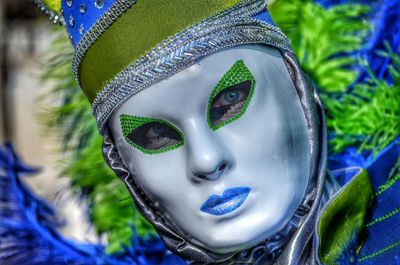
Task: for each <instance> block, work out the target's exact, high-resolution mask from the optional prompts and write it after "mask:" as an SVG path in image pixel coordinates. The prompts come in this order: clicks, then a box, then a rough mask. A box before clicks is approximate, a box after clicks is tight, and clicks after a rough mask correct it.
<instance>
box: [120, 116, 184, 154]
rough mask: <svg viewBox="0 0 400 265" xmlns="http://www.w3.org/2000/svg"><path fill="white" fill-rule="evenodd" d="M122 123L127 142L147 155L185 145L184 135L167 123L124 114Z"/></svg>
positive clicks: (121, 117)
mask: <svg viewBox="0 0 400 265" xmlns="http://www.w3.org/2000/svg"><path fill="white" fill-rule="evenodd" d="M120 122H121V128H122V132H123V135H124V137H125V140H126V141H127V142H128V143H129V144H130V145H131V146H133V147H135V148H136V149H138V150H139V151H141V152H143V153H145V154H158V153H163V152H167V151H171V150H173V149H176V148H178V147H180V146H182V145H183V136H182V133H181V132H180V131H179V130H178V129H177V128H176V127H175V126H174V125H172V124H171V123H169V122H167V121H164V120H161V119H152V118H145V117H136V116H130V115H125V114H123V115H121V116H120Z"/></svg>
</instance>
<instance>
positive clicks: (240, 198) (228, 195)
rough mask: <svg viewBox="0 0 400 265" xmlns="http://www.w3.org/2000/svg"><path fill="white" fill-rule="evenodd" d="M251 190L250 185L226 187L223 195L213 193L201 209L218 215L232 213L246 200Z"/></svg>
mask: <svg viewBox="0 0 400 265" xmlns="http://www.w3.org/2000/svg"><path fill="white" fill-rule="evenodd" d="M250 191H251V188H249V187H237V188H230V189H226V190H225V191H224V193H223V194H222V195H221V196H219V195H214V194H213V195H211V196H210V197H208V199H207V201H206V202H204V203H203V205H201V207H200V210H201V211H202V212H205V213H208V214H211V215H216V216H221V215H225V214H228V213H231V212H233V211H234V210H236V209H237V208H239V207H240V206H241V205H242V204H243V203H244V202H245V200H246V199H247V196H248V195H249V193H250Z"/></svg>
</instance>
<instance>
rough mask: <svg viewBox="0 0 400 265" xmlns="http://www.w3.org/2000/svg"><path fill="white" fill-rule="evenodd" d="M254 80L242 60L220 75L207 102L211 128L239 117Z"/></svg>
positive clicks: (247, 101)
mask: <svg viewBox="0 0 400 265" xmlns="http://www.w3.org/2000/svg"><path fill="white" fill-rule="evenodd" d="M254 87H255V80H254V77H253V75H252V74H251V72H250V70H249V69H248V68H247V66H246V65H245V64H244V62H243V61H242V60H240V61H237V62H236V63H235V64H234V65H233V66H232V67H231V68H230V69H229V70H228V72H227V73H226V74H225V75H224V76H223V77H222V79H221V80H220V81H219V83H218V85H217V86H216V87H215V88H214V90H213V92H212V93H211V97H210V100H209V103H208V111H207V118H208V124H209V126H210V127H211V129H213V130H217V129H219V128H221V127H223V126H224V125H226V124H228V123H231V122H232V121H234V120H237V119H239V118H240V117H241V116H242V115H243V114H244V113H245V112H246V109H247V106H248V104H249V103H250V100H251V98H252V96H253V93H254Z"/></svg>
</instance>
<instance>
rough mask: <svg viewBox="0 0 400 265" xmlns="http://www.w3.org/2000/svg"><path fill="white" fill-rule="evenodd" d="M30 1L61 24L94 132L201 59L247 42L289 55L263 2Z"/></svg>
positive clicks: (244, 0)
mask: <svg viewBox="0 0 400 265" xmlns="http://www.w3.org/2000/svg"><path fill="white" fill-rule="evenodd" d="M34 1H35V2H36V3H37V4H38V5H39V6H41V8H42V10H45V11H46V13H48V14H49V15H52V16H53V21H55V22H57V21H59V22H61V23H64V24H65V25H66V27H67V30H68V32H69V34H70V38H71V41H72V43H73V45H74V46H75V55H74V62H73V68H74V74H75V77H76V79H77V81H78V82H79V84H80V86H81V88H82V90H83V91H84V93H85V94H86V96H87V98H88V99H89V101H90V102H91V103H92V108H93V113H94V115H95V116H96V120H97V124H98V127H99V129H100V131H102V130H103V128H104V125H105V123H106V122H107V119H108V118H109V116H110V115H111V114H112V112H113V111H114V110H116V109H117V108H118V107H119V106H120V105H121V104H122V103H124V102H125V101H126V100H127V99H128V98H130V97H131V96H133V95H134V94H136V93H138V92H139V91H140V90H142V89H144V88H146V87H149V86H151V85H152V84H155V83H157V82H159V81H161V80H163V79H165V78H167V77H170V76H171V75H173V74H175V73H177V72H179V71H180V70H183V69H185V68H187V67H189V66H190V65H192V64H193V63H194V62H195V61H197V60H199V59H200V58H201V57H203V56H206V55H209V54H212V53H214V52H217V51H220V50H222V49H226V48H229V47H233V46H237V45H243V44H251V43H259V44H265V45H271V46H274V47H277V48H280V49H283V50H289V51H290V49H291V48H290V43H289V41H288V40H287V38H286V36H285V35H284V34H283V33H282V32H281V31H280V29H279V28H278V27H276V26H275V25H274V24H273V22H272V19H271V18H270V16H269V14H268V11H267V9H266V2H265V0H191V1H188V0H168V1H167V0H62V1H61V0H34ZM60 1H61V2H60ZM61 14H62V15H63V18H62V17H61V16H60V15H61ZM54 18H57V19H54Z"/></svg>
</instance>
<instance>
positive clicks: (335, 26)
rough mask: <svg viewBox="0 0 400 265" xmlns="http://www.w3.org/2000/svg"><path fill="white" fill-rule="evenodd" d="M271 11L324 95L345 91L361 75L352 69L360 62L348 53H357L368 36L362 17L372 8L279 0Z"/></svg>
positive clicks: (356, 5) (367, 27) (366, 26)
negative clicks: (323, 5)
mask: <svg viewBox="0 0 400 265" xmlns="http://www.w3.org/2000/svg"><path fill="white" fill-rule="evenodd" d="M269 10H270V12H271V15H272V17H273V19H274V21H275V22H276V23H277V24H278V25H279V26H280V27H281V29H282V31H283V32H285V34H286V35H287V36H288V37H289V39H290V40H291V41H292V46H293V49H294V51H295V52H296V54H297V56H298V58H299V61H300V64H301V65H302V67H303V69H304V70H305V71H306V72H307V73H308V74H309V75H310V76H311V78H312V79H313V80H314V81H315V82H316V84H317V85H318V87H319V88H320V89H321V90H322V92H327V93H335V92H344V91H346V89H347V88H348V87H349V85H351V84H352V83H353V82H354V81H355V79H356V77H357V75H358V73H357V71H355V70H349V69H351V68H352V67H353V66H355V65H356V64H357V59H356V58H354V57H353V56H351V55H348V54H350V53H352V52H354V51H356V50H358V49H359V48H360V47H361V45H362V44H363V40H364V38H365V37H366V36H367V35H368V32H369V28H370V26H369V24H368V23H366V22H364V21H363V20H362V19H360V16H362V15H365V14H366V13H367V12H368V11H369V8H368V7H367V6H365V5H358V4H344V5H338V6H334V7H331V8H329V9H324V8H323V7H322V6H320V5H319V4H316V3H314V2H313V1H311V0H306V1H304V0H277V1H275V2H274V3H273V4H272V6H270V7H269ZM346 54H347V55H346ZM337 55H342V56H337Z"/></svg>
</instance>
